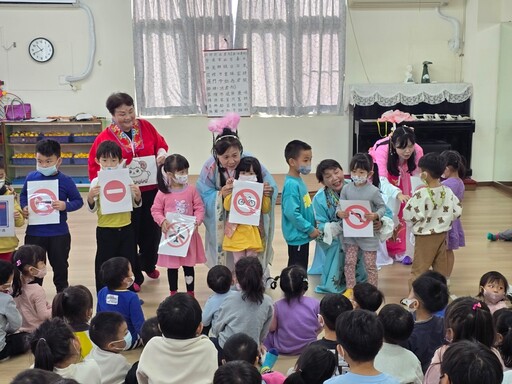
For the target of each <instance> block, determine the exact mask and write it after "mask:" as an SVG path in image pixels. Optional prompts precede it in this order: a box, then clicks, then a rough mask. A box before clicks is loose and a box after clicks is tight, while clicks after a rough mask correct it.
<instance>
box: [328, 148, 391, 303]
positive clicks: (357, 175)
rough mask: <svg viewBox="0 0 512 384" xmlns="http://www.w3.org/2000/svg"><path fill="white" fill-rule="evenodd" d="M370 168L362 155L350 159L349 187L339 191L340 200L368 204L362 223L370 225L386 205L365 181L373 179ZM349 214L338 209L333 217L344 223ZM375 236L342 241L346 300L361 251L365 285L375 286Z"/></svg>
mask: <svg viewBox="0 0 512 384" xmlns="http://www.w3.org/2000/svg"><path fill="white" fill-rule="evenodd" d="M372 169H373V164H372V163H371V162H370V160H369V158H368V156H366V154H364V153H358V154H356V155H354V157H353V158H352V160H351V161H350V174H351V177H352V181H353V182H352V183H351V184H348V185H346V186H345V187H343V189H342V190H341V195H340V200H368V201H369V202H370V206H371V212H370V213H367V214H366V215H365V216H364V218H362V219H364V220H368V221H370V222H372V221H373V220H376V219H381V218H382V216H384V214H385V213H386V205H385V204H384V200H382V196H381V194H380V191H379V189H378V188H377V187H376V186H374V185H373V184H372V183H371V182H369V181H368V180H369V179H371V177H372V176H373V170H372ZM350 214H351V213H350V212H349V211H343V210H342V209H341V207H339V206H338V209H337V211H336V215H337V216H338V217H339V218H340V219H347V218H348V217H349V215H350ZM379 241H380V240H379V236H378V235H377V236H375V235H374V236H373V237H346V236H344V238H343V245H344V248H345V281H346V283H347V289H346V291H345V293H344V295H345V296H346V297H348V298H349V299H352V298H353V292H354V286H355V285H356V273H355V271H356V264H357V255H358V252H359V249H361V250H362V251H363V260H364V265H365V268H366V273H367V274H368V283H370V284H372V285H374V286H375V287H376V286H377V283H378V279H379V277H378V274H377V249H378V248H379Z"/></svg>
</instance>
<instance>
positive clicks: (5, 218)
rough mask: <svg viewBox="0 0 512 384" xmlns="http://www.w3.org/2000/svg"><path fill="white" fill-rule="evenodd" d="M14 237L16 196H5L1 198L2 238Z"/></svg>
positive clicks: (0, 223)
mask: <svg viewBox="0 0 512 384" xmlns="http://www.w3.org/2000/svg"><path fill="white" fill-rule="evenodd" d="M14 235H15V225H14V195H3V196H0V237H12V236H14Z"/></svg>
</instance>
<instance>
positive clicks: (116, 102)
mask: <svg viewBox="0 0 512 384" xmlns="http://www.w3.org/2000/svg"><path fill="white" fill-rule="evenodd" d="M121 105H126V106H128V107H133V98H132V97H131V96H130V95H129V94H127V93H123V92H116V93H113V94H111V95H110V96H109V97H108V99H107V102H106V103H105V106H106V107H107V109H108V111H109V112H110V114H111V115H114V113H115V112H116V109H117V108H119V107H120V106H121Z"/></svg>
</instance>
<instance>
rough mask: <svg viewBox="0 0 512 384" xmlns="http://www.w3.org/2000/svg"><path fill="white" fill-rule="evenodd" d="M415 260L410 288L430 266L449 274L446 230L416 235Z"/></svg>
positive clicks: (445, 274) (443, 273) (441, 272)
mask: <svg viewBox="0 0 512 384" xmlns="http://www.w3.org/2000/svg"><path fill="white" fill-rule="evenodd" d="M414 238H415V240H416V244H415V245H414V260H413V262H412V267H411V277H410V279H409V289H411V286H412V282H413V281H414V280H416V278H417V277H418V276H419V275H421V274H422V273H424V272H426V271H428V270H429V269H430V267H432V269H433V270H434V271H436V272H439V273H440V274H442V275H443V276H447V273H448V262H447V259H446V232H443V233H434V234H433V235H423V236H421V235H414Z"/></svg>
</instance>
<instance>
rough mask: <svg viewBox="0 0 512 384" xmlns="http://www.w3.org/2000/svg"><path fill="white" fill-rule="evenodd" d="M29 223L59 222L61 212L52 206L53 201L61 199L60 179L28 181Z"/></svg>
mask: <svg viewBox="0 0 512 384" xmlns="http://www.w3.org/2000/svg"><path fill="white" fill-rule="evenodd" d="M27 197H28V223H29V224H30V225H34V224H35V225H37V224H58V223H59V222H60V213H59V211H58V210H56V209H54V208H52V203H53V202H54V201H58V200H59V181H58V180H48V181H46V180H45V181H43V180H41V181H29V182H28V183H27Z"/></svg>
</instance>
